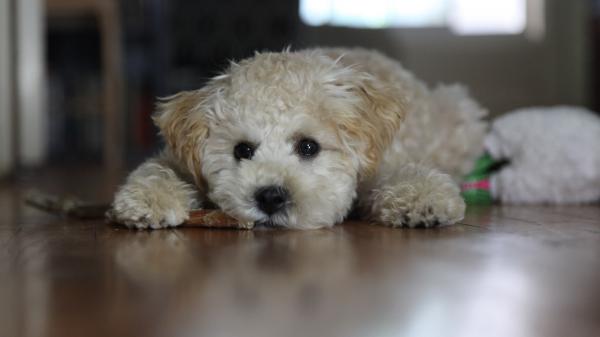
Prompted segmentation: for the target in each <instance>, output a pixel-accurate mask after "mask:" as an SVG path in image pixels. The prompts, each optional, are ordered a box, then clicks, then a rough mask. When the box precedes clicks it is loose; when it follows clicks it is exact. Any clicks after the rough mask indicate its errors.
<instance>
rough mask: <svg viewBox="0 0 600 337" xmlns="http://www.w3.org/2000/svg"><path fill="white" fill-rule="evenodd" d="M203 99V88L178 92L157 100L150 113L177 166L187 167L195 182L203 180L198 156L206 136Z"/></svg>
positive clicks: (199, 182)
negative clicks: (155, 106) (152, 112)
mask: <svg viewBox="0 0 600 337" xmlns="http://www.w3.org/2000/svg"><path fill="white" fill-rule="evenodd" d="M206 98H207V93H206V91H205V90H204V89H200V90H195V91H184V92H180V93H178V94H176V95H173V96H170V97H166V98H164V99H161V101H160V102H159V103H158V105H157V111H156V113H155V114H154V116H153V120H154V123H155V124H156V126H157V127H158V128H159V130H160V134H161V135H162V136H163V137H164V139H165V142H166V144H167V147H168V149H169V150H170V151H171V153H172V155H173V156H174V157H175V159H176V160H177V163H178V165H182V166H183V167H185V168H187V169H188V171H189V172H190V173H191V174H192V175H193V177H194V179H195V180H196V183H197V184H201V183H203V179H202V174H201V169H200V161H201V158H200V156H201V153H202V147H203V145H204V141H205V140H206V138H207V137H208V126H207V124H206V120H205V116H204V115H205V113H204V109H203V103H204V101H205V99H206Z"/></svg>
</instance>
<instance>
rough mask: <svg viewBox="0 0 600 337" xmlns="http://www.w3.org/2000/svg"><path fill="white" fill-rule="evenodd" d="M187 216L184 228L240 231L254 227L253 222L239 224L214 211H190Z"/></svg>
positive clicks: (235, 220)
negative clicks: (198, 227)
mask: <svg viewBox="0 0 600 337" xmlns="http://www.w3.org/2000/svg"><path fill="white" fill-rule="evenodd" d="M189 215H190V217H189V219H187V220H186V221H185V222H184V223H183V225H184V226H190V227H196V226H200V227H212V228H240V229H252V228H253V227H254V222H240V221H239V220H237V219H235V218H233V217H230V216H229V215H227V214H225V213H224V212H223V211H221V210H216V209H195V210H192V211H190V213H189Z"/></svg>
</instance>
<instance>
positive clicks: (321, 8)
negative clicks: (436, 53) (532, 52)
mask: <svg viewBox="0 0 600 337" xmlns="http://www.w3.org/2000/svg"><path fill="white" fill-rule="evenodd" d="M300 17H301V18H302V21H304V22H305V23H306V24H308V25H311V26H321V25H331V26H345V27H355V28H393V27H448V28H449V29H450V30H452V31H453V32H455V33H457V34H462V35H472V34H475V35H477V34H520V33H522V32H523V31H524V30H525V28H526V24H527V0H300Z"/></svg>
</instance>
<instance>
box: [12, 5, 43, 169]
mask: <svg viewBox="0 0 600 337" xmlns="http://www.w3.org/2000/svg"><path fill="white" fill-rule="evenodd" d="M15 2H16V3H17V4H18V8H17V19H18V21H17V53H18V69H17V77H18V85H17V87H18V94H17V98H18V100H19V104H18V106H19V161H20V164H23V165H25V166H35V165H39V164H41V163H42V162H43V161H44V159H45V156H46V146H47V142H48V139H47V138H48V127H47V125H48V122H47V118H48V112H47V110H46V92H47V90H46V86H47V83H46V69H45V61H44V60H45V57H46V50H45V48H46V38H45V30H46V18H45V4H46V2H45V1H44V0H18V1H15Z"/></svg>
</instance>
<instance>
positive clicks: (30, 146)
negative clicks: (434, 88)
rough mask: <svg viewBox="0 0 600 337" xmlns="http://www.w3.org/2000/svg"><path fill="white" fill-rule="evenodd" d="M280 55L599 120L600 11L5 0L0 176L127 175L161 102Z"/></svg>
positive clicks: (455, 0) (527, 4) (503, 5)
mask: <svg viewBox="0 0 600 337" xmlns="http://www.w3.org/2000/svg"><path fill="white" fill-rule="evenodd" d="M286 46H292V48H293V49H298V48H305V47H311V46H363V47H367V48H374V49H379V50H381V51H383V52H384V53H386V54H388V55H390V56H391V57H393V58H395V59H398V60H399V61H401V62H402V63H403V64H404V65H405V66H406V67H407V68H409V69H411V70H412V71H414V72H415V73H416V74H417V75H418V76H419V77H420V78H422V79H423V80H425V81H426V82H427V83H429V84H431V85H435V84H436V83H439V82H445V83H448V82H462V83H464V84H466V85H467V86H468V87H469V88H470V90H471V92H472V94H473V95H474V96H475V97H476V98H477V99H478V100H479V101H480V102H481V103H482V104H483V105H484V106H486V107H487V108H488V109H489V110H490V112H491V114H492V115H494V116H495V115H499V114H502V113H504V112H506V111H508V110H510V109H513V108H516V107H525V106H532V105H555V104H571V105H581V106H586V107H589V108H592V109H594V110H596V111H598V110H600V100H599V98H600V95H598V91H600V0H570V1H565V0H419V1H414V0H257V1H242V0H219V1H194V0H170V1H169V0H120V1H119V0H0V177H2V176H4V177H7V176H11V175H12V174H14V173H19V172H22V171H24V170H27V169H29V168H46V167H63V166H72V165H87V167H99V168H102V169H110V170H114V169H117V170H118V169H124V168H128V167H131V166H133V165H135V164H137V163H138V162H140V161H141V160H142V159H143V158H144V157H146V156H149V155H151V154H152V153H154V152H156V151H157V149H158V148H159V147H160V140H159V139H158V138H157V135H156V134H157V130H156V129H155V128H154V126H153V125H152V123H151V120H150V115H151V114H152V111H153V107H154V101H155V97H157V96H167V95H170V94H173V93H175V92H177V91H180V90H184V89H193V88H198V87H200V86H202V85H203V83H205V82H206V81H207V79H208V78H210V77H211V76H214V75H216V74H218V73H219V71H220V70H222V69H223V68H224V67H225V66H226V65H227V62H228V60H231V59H233V60H238V59H241V58H244V57H247V56H250V55H252V53H253V52H254V51H255V50H275V51H279V50H282V49H283V48H285V47H286Z"/></svg>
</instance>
